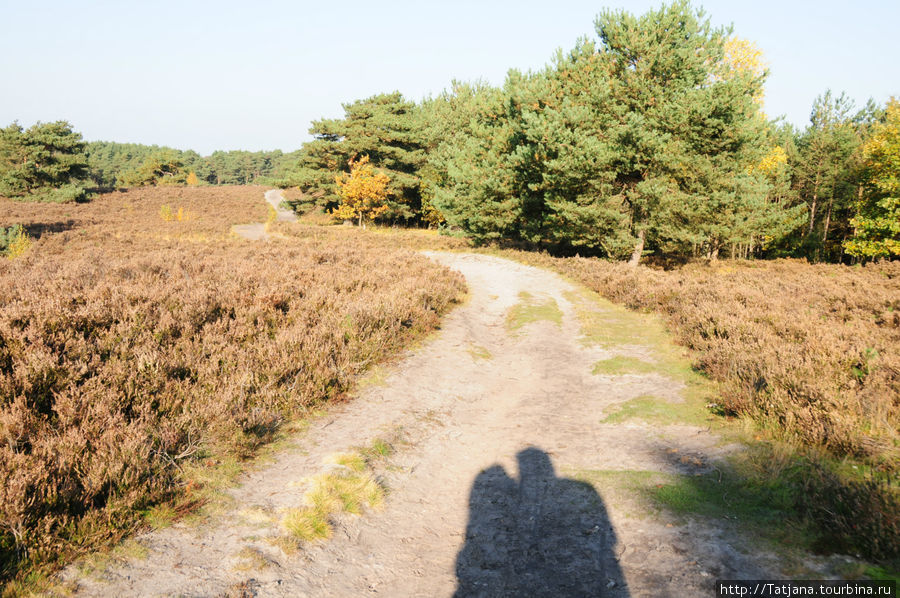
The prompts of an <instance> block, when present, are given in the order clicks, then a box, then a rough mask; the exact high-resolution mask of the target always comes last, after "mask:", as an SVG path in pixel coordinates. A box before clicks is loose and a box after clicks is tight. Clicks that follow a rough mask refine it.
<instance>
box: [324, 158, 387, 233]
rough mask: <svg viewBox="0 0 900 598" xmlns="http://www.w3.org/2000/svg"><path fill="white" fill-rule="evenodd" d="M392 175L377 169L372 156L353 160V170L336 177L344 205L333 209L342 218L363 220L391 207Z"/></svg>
mask: <svg viewBox="0 0 900 598" xmlns="http://www.w3.org/2000/svg"><path fill="white" fill-rule="evenodd" d="M390 181H391V180H390V178H388V176H387V175H386V174H384V173H382V172H376V171H375V169H374V168H373V167H372V166H371V165H370V164H369V157H368V156H363V157H361V158H359V159H358V160H355V161H354V160H351V161H350V173H349V174H348V173H341V174H340V175H339V176H337V177H335V182H336V183H337V186H338V195H340V196H341V205H340V206H338V207H337V208H336V209H335V210H334V211H333V212H332V213H333V214H334V216H335V218H337V219H339V220H349V219H351V218H359V223H360V224H362V223H363V221H364V220H366V219H371V218H375V217H377V216H379V215H381V214H383V213H384V212H385V211H387V209H388V207H387V195H388V191H387V188H388V184H389V183H390Z"/></svg>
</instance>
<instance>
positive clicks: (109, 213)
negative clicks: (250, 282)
mask: <svg viewBox="0 0 900 598" xmlns="http://www.w3.org/2000/svg"><path fill="white" fill-rule="evenodd" d="M264 190H265V188H264V187H253V186H243V187H237V186H236V187H196V188H188V187H140V188H137V189H130V190H128V191H124V192H114V193H106V194H104V195H101V196H99V197H97V198H96V199H94V200H93V201H91V202H89V203H84V204H37V203H28V202H18V201H12V200H9V199H2V198H0V226H3V225H4V223H6V224H5V225H6V226H9V225H11V224H14V223H21V224H23V225H24V226H25V228H26V230H27V231H28V233H29V234H30V235H32V236H42V235H44V234H48V233H59V232H64V231H70V232H71V234H77V235H78V236H79V237H82V238H83V237H93V238H96V239H98V240H101V239H102V240H106V239H108V238H109V237H111V236H112V237H117V238H119V239H131V240H133V241H139V240H141V239H146V238H149V239H154V240H159V239H166V238H178V237H190V238H196V239H210V238H216V239H219V238H222V237H225V236H228V235H229V230H230V228H231V226H232V225H233V224H244V223H249V222H263V221H265V219H266V216H267V214H268V204H266V202H265V200H264V199H263V192H264ZM163 206H168V207H169V208H170V209H171V207H172V206H176V207H175V211H176V212H177V209H178V207H181V208H182V210H183V213H189V214H190V215H191V219H190V220H188V221H181V222H179V221H178V220H177V219H176V218H174V217H173V218H171V219H170V221H167V222H166V221H161V218H160V214H161V212H162V211H163ZM173 216H174V214H173ZM7 221H8V222H7Z"/></svg>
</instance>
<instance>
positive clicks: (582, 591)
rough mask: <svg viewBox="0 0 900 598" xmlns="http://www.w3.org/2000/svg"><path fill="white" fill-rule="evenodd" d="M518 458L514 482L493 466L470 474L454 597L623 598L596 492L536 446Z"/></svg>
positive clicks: (608, 529)
mask: <svg viewBox="0 0 900 598" xmlns="http://www.w3.org/2000/svg"><path fill="white" fill-rule="evenodd" d="M517 458H518V463H519V480H518V482H517V481H516V480H514V479H513V478H511V477H509V476H508V475H507V473H506V471H505V470H504V469H503V468H502V467H501V466H499V465H494V466H493V467H489V468H488V469H486V470H484V471H482V472H481V473H480V474H478V476H477V477H476V478H475V482H474V483H473V485H472V492H471V494H470V497H469V523H468V525H467V526H466V543H465V545H464V546H463V548H462V550H460V552H459V555H457V558H456V576H457V580H458V585H457V589H456V593H455V594H454V596H456V597H457V598H463V597H466V598H468V597H471V596H476V597H489V596H490V597H494V596H529V597H531V596H548V597H549V596H554V597H569V596H591V597H596V596H615V597H627V596H628V588H627V586H626V584H625V579H624V577H623V576H622V572H621V570H620V569H619V565H618V562H617V560H616V556H615V552H614V551H615V545H616V538H615V534H614V532H613V530H612V527H611V525H610V523H609V518H608V516H607V513H606V508H605V507H604V506H603V500H602V499H601V498H600V495H598V494H597V492H596V491H594V489H593V488H592V487H591V486H590V485H589V484H586V483H583V482H579V481H576V480H570V479H566V478H558V477H556V472H555V471H554V469H553V464H552V463H551V462H550V457H549V456H548V455H547V453H545V452H544V451H542V450H541V449H538V448H535V447H531V448H528V449H525V450H523V451H521V452H520V453H519V454H518V455H517Z"/></svg>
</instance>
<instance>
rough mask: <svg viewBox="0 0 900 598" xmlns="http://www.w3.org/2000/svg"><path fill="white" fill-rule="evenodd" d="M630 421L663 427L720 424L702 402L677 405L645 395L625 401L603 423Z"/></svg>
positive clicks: (695, 401)
mask: <svg viewBox="0 0 900 598" xmlns="http://www.w3.org/2000/svg"><path fill="white" fill-rule="evenodd" d="M629 420H640V421H644V422H647V423H654V424H662V425H674V424H688V425H694V426H709V425H713V424H717V423H719V422H717V418H716V417H714V416H713V414H711V413H710V412H709V410H708V409H706V407H705V406H704V405H703V403H702V401H697V400H686V401H680V402H677V403H676V402H673V401H671V400H668V399H663V398H660V397H655V396H653V395H643V396H640V397H636V398H634V399H631V400H629V401H625V402H624V403H621V404H619V405H617V406H615V407H614V410H613V411H612V413H610V414H609V415H607V416H606V417H605V418H603V419H602V420H601V421H602V423H604V424H617V423H621V422H623V421H629Z"/></svg>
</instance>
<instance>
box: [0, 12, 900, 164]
mask: <svg viewBox="0 0 900 598" xmlns="http://www.w3.org/2000/svg"><path fill="white" fill-rule="evenodd" d="M694 5H695V6H700V5H702V6H703V7H704V9H705V10H706V12H707V13H708V14H709V15H710V17H711V19H712V22H713V23H714V24H716V25H733V26H734V30H735V34H736V35H738V36H739V37H743V38H746V39H750V40H753V41H755V42H756V43H757V45H758V46H759V47H760V48H761V49H762V50H763V52H764V54H765V57H766V60H767V61H768V63H769V65H770V72H771V74H770V77H769V80H768V84H767V87H766V105H765V110H766V113H767V114H769V115H770V116H773V117H774V116H779V115H783V116H784V117H785V118H786V120H787V121H788V122H791V123H794V124H795V125H797V126H801V127H802V126H803V125H805V124H806V123H807V122H808V118H809V111H810V107H811V105H812V102H813V100H814V98H815V97H816V96H817V95H819V94H821V93H823V92H824V91H825V90H826V89H829V88H830V89H833V90H835V91H837V92H840V91H846V92H847V94H848V95H849V96H850V97H851V98H852V99H854V100H856V102H857V103H858V104H860V105H861V104H863V103H864V102H865V101H866V100H867V99H868V98H870V97H872V98H874V99H875V100H876V101H877V102H879V103H883V102H885V101H886V100H887V99H888V98H889V97H890V96H891V95H896V96H900V32H898V30H897V25H898V23H900V2H897V0H857V1H856V2H853V3H849V2H846V0H845V1H840V2H833V1H829V0H823V1H796V0H781V1H771V0H756V1H754V2H748V1H746V0H740V1H738V0H731V1H728V0H706V1H705V2H696V1H695V2H694ZM657 6H659V2H658V1H654V2H651V1H643V0H635V1H628V0H599V1H593V2H587V1H582V0H543V1H532V0H517V1H507V0H502V1H492V0H480V1H470V0H455V1H452V2H450V1H444V2H433V1H429V0H419V1H408V2H407V1H397V2H395V1H391V0H380V1H377V2H376V1H369V2H358V1H356V0H340V1H334V0H331V1H328V0H316V1H315V2H307V1H300V0H294V1H275V0H254V1H253V2H235V1H231V0H216V1H200V0H196V1H194V0H181V1H179V2H173V1H170V0H159V1H155V2H147V1H142V2H133V1H130V0H116V1H91V0H81V1H72V0H66V1H61V0H43V1H41V2H28V1H23V0H0V18H2V21H3V27H2V34H0V126H5V125H7V124H9V123H11V122H13V121H18V122H19V124H21V125H23V126H29V125H31V124H33V123H34V122H36V121H43V122H47V121H54V120H68V121H69V122H70V123H71V124H72V125H73V127H74V128H75V130H76V131H79V132H81V133H82V134H83V135H84V137H85V139H87V140H90V141H93V140H107V141H121V142H134V143H146V144H158V145H168V146H170V147H176V148H179V149H194V150H196V151H198V152H200V153H201V154H204V155H207V154H209V153H211V152H212V151H213V150H216V149H222V150H230V149H246V150H254V151H255V150H270V149H282V150H284V151H291V150H295V149H297V148H299V147H300V145H301V144H302V143H303V142H304V141H307V140H309V139H310V135H309V133H308V130H309V126H310V122H311V121H313V120H316V119H319V118H334V117H340V116H341V115H342V114H343V110H342V108H341V103H344V102H351V101H353V100H356V99H361V98H365V97H369V96H371V95H374V94H377V93H382V92H389V91H394V90H397V91H400V92H402V93H403V94H404V95H405V96H406V97H407V98H410V99H413V100H417V101H418V100H421V99H422V98H424V97H426V96H429V95H436V94H438V93H440V92H441V91H442V90H443V89H445V88H446V87H448V86H449V84H450V82H451V81H452V80H453V79H457V80H462V81H471V80H475V79H482V80H484V81H487V82H489V83H491V84H495V85H499V84H502V82H503V80H504V78H505V76H506V73H507V71H508V70H509V69H510V68H518V69H520V70H529V69H539V68H541V67H542V66H543V65H545V64H546V63H547V62H548V61H549V60H550V58H551V56H552V55H553V53H554V52H555V51H556V49H557V48H562V49H564V50H565V49H569V48H571V47H572V46H573V45H574V43H575V41H576V39H578V38H579V37H582V36H590V37H596V36H595V32H594V25H593V23H594V18H595V17H596V15H597V14H598V13H599V12H600V11H601V10H603V9H604V8H612V9H625V10H628V11H630V12H633V13H636V14H640V13H643V12H645V11H646V10H648V9H649V8H653V7H657Z"/></svg>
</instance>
